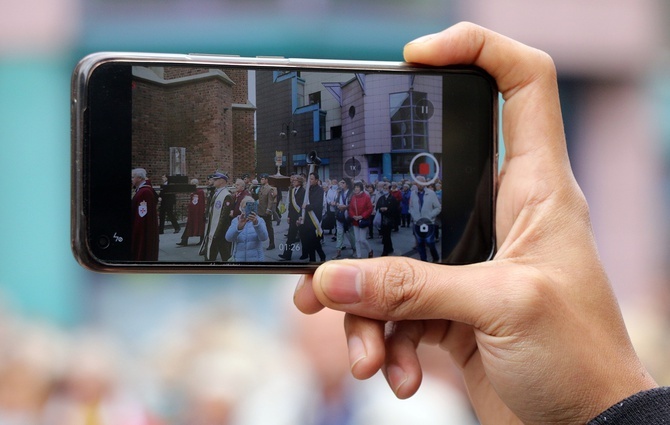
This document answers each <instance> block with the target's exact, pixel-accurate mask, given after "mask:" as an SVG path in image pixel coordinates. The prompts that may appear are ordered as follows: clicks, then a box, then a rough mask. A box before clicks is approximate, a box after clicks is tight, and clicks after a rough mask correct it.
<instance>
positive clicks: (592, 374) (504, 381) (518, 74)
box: [294, 24, 656, 424]
mask: <svg viewBox="0 0 670 425" xmlns="http://www.w3.org/2000/svg"><path fill="white" fill-rule="evenodd" d="M404 53H405V59H406V60H407V61H409V62H417V63H423V64H428V65H437V66H442V65H449V64H473V65H477V66H479V67H481V68H483V69H485V70H486V71H488V72H489V73H490V74H491V75H492V76H493V77H494V78H495V79H496V81H497V83H498V87H499V89H500V91H501V93H502V95H503V97H504V99H505V105H504V110H503V132H504V140H505V144H506V156H505V162H504V165H503V167H502V169H501V172H500V178H499V192H498V200H497V216H496V231H497V240H498V244H499V246H498V252H497V254H496V256H495V258H494V259H493V260H492V261H490V262H487V263H481V264H473V265H468V266H457V267H450V266H444V265H436V264H430V263H423V262H419V261H416V260H413V259H409V258H403V257H382V258H375V259H369V260H362V261H351V260H341V261H336V262H327V263H324V264H323V265H321V266H320V267H319V268H318V269H317V271H316V272H315V274H314V276H313V277H310V276H305V277H303V278H302V279H301V281H300V283H299V285H298V287H297V288H296V293H295V297H294V302H295V304H296V305H297V307H298V308H299V309H300V310H302V311H303V312H305V313H313V312H316V311H318V310H320V309H321V308H323V307H324V306H326V307H329V308H333V309H337V310H342V311H345V312H347V314H346V316H345V323H344V326H345V330H346V334H347V340H348V343H349V357H350V360H351V370H352V374H353V375H354V376H355V377H357V378H360V379H364V378H368V377H370V376H372V375H373V374H375V373H376V372H377V370H379V369H381V370H382V371H383V373H384V374H385V376H386V379H387V381H388V383H389V385H390V387H391V388H392V389H393V391H394V392H395V394H396V395H397V396H398V397H400V398H406V397H409V396H411V395H412V394H414V392H416V390H417V389H418V387H419V385H420V381H421V366H420V364H419V362H418V359H417V355H416V347H417V345H418V344H419V343H420V342H425V343H431V344H439V346H441V347H442V348H443V349H444V350H445V351H446V352H448V353H449V354H450V355H451V358H452V359H453V361H454V362H455V363H456V364H457V365H458V366H459V367H460V368H461V369H462V371H463V377H464V380H465V383H466V385H467V387H468V394H469V396H470V399H471V402H472V405H473V407H474V409H475V411H476V413H477V415H478V417H479V420H480V421H481V422H482V423H483V424H487V423H495V424H501V423H518V422H519V421H522V422H523V423H525V424H540V423H543V424H549V423H561V424H572V423H575V424H576V423H581V424H583V423H585V422H587V421H588V420H589V419H591V418H593V417H595V416H596V415H597V414H598V413H600V412H602V411H604V410H605V409H607V408H608V407H610V406H611V405H613V404H614V403H616V402H618V401H620V400H622V399H624V398H626V397H628V396H630V395H632V394H634V393H636V392H639V391H641V390H645V389H649V388H653V387H655V386H656V384H655V382H654V381H653V380H652V379H651V377H650V376H649V375H648V374H647V372H646V371H645V369H644V368H643V366H642V365H641V363H640V361H639V359H638V358H637V356H636V354H635V352H634V350H633V348H632V346H631V343H630V340H629V337H628V334H627V332H626V329H625V326H624V323H623V320H622V317H621V313H620V311H619V307H618V305H617V302H616V300H615V298H614V295H613V293H612V290H611V288H610V285H609V282H608V279H607V276H606V274H605V271H604V270H603V266H602V264H601V263H600V260H599V258H598V253H597V250H596V247H595V243H594V239H593V235H592V230H591V223H590V218H589V212H588V206H587V204H586V201H585V199H584V196H583V194H582V192H581V190H580V189H579V187H578V186H577V183H576V182H575V179H574V177H573V175H572V172H571V169H570V164H569V161H568V156H567V151H566V144H565V136H564V133H563V124H562V118H561V110H560V105H559V98H558V89H557V83H556V71H555V68H554V64H553V62H552V60H551V58H549V56H547V55H546V54H545V53H543V52H540V51H537V50H535V49H532V48H529V47H527V46H524V45H522V44H520V43H517V42H515V41H513V40H510V39H508V38H505V37H503V36H500V35H498V34H495V33H493V32H490V31H488V30H485V29H483V28H480V27H477V26H474V25H472V24H459V25H456V26H454V27H452V28H449V29H447V30H445V31H444V32H442V33H439V34H434V35H430V36H426V37H422V38H421V39H418V40H416V41H414V42H412V43H410V44H408V45H407V46H406V47H405V52H404Z"/></svg>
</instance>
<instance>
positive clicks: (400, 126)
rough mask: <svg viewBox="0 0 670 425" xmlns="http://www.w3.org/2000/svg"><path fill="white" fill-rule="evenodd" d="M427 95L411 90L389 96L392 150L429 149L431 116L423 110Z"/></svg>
mask: <svg viewBox="0 0 670 425" xmlns="http://www.w3.org/2000/svg"><path fill="white" fill-rule="evenodd" d="M427 97H428V96H427V94H426V93H424V92H417V91H413V90H410V91H408V92H401V93H391V94H390V95H389V102H390V116H391V149H392V150H394V151H417V150H418V151H425V150H426V149H427V148H428V119H429V118H430V116H429V114H427V113H424V112H423V109H425V106H423V105H426V104H427V103H429V102H428V100H427Z"/></svg>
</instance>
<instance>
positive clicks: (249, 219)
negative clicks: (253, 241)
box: [247, 212, 258, 226]
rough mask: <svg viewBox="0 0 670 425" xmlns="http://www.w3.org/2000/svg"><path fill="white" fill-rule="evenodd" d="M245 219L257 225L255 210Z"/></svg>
mask: <svg viewBox="0 0 670 425" xmlns="http://www.w3.org/2000/svg"><path fill="white" fill-rule="evenodd" d="M247 221H251V224H253V225H254V226H258V215H257V214H256V213H255V212H252V213H250V214H249V216H248V217H247Z"/></svg>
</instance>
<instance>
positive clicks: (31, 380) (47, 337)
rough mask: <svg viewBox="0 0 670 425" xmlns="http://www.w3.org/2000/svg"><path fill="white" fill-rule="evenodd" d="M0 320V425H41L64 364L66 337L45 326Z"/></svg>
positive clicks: (5, 318)
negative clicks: (47, 403) (0, 322)
mask: <svg viewBox="0 0 670 425" xmlns="http://www.w3.org/2000/svg"><path fill="white" fill-rule="evenodd" d="M7 319H9V320H7ZM0 320H2V321H3V322H4V323H3V325H2V327H3V329H2V332H1V335H0V424H2V425H41V424H42V411H43V409H44V405H45V403H46V401H47V400H48V399H49V397H50V395H51V394H52V392H53V391H54V390H55V389H56V388H57V385H58V382H59V377H60V374H61V373H62V369H63V365H64V362H65V360H66V347H67V343H66V336H65V334H64V333H62V332H61V331H59V330H57V329H55V328H53V327H51V326H47V325H46V324H41V323H29V322H26V321H19V320H16V319H11V318H9V317H2V318H0Z"/></svg>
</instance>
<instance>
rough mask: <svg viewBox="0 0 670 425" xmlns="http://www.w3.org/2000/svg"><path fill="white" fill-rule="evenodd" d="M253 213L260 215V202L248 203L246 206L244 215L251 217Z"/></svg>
mask: <svg viewBox="0 0 670 425" xmlns="http://www.w3.org/2000/svg"><path fill="white" fill-rule="evenodd" d="M252 213H253V214H258V201H253V202H247V203H246V204H245V205H244V215H245V216H247V217H249V216H250V215H251V214H252Z"/></svg>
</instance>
